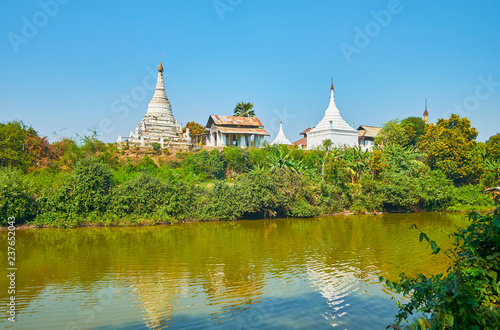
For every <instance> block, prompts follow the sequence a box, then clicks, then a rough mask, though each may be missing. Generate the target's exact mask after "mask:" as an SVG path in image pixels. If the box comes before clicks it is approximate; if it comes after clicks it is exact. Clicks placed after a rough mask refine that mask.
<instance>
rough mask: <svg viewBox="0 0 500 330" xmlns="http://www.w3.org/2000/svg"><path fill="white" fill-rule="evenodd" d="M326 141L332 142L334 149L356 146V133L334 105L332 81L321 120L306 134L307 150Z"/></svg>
mask: <svg viewBox="0 0 500 330" xmlns="http://www.w3.org/2000/svg"><path fill="white" fill-rule="evenodd" d="M327 139H328V140H330V141H332V143H333V145H334V146H335V147H344V146H345V147H354V146H357V145H358V131H357V130H355V129H354V128H352V127H351V126H349V124H347V122H346V121H345V120H344V119H343V118H342V116H341V115H340V111H339V109H338V108H337V106H336V105H335V95H334V90H333V79H332V86H331V88H330V105H329V106H328V109H326V111H325V115H324V117H323V119H321V121H320V122H319V123H318V125H316V126H315V127H314V128H312V129H311V130H310V131H309V132H308V133H307V149H314V148H317V147H318V146H320V145H322V144H323V141H325V140H327Z"/></svg>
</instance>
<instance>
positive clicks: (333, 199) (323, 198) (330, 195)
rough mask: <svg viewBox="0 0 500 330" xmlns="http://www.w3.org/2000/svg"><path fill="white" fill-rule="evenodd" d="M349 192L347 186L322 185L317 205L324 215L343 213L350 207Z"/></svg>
mask: <svg viewBox="0 0 500 330" xmlns="http://www.w3.org/2000/svg"><path fill="white" fill-rule="evenodd" d="M350 204H351V203H350V190H349V188H348V187H347V186H343V187H342V186H339V185H335V184H328V183H322V184H321V186H320V195H319V197H318V205H319V206H320V207H321V209H322V212H323V213H325V214H332V213H337V212H342V211H345V210H347V209H348V208H349V206H350Z"/></svg>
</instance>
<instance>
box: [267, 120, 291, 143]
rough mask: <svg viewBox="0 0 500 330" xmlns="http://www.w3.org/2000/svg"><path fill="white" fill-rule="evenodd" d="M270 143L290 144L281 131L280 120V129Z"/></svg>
mask: <svg viewBox="0 0 500 330" xmlns="http://www.w3.org/2000/svg"><path fill="white" fill-rule="evenodd" d="M271 144H286V145H292V142H290V140H288V139H287V138H286V136H285V133H284V132H283V122H281V121H280V131H279V132H278V135H276V138H275V139H274V140H273V142H272V143H271Z"/></svg>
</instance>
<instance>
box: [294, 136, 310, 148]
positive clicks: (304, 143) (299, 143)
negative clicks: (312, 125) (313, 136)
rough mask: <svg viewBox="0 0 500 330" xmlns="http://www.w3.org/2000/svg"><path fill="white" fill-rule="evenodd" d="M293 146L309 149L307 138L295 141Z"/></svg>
mask: <svg viewBox="0 0 500 330" xmlns="http://www.w3.org/2000/svg"><path fill="white" fill-rule="evenodd" d="M293 144H295V145H297V146H304V147H307V137H303V138H302V139H300V140H298V141H295V142H294V143H293Z"/></svg>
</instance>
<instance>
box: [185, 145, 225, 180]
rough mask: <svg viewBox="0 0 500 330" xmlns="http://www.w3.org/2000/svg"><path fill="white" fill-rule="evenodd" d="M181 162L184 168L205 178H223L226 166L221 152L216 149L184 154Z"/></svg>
mask: <svg viewBox="0 0 500 330" xmlns="http://www.w3.org/2000/svg"><path fill="white" fill-rule="evenodd" d="M181 164H182V166H184V167H185V168H186V170H188V171H190V172H193V173H196V174H198V175H201V176H203V177H204V178H206V179H221V178H223V177H224V170H225V166H226V164H225V160H224V156H223V154H222V153H220V152H219V151H218V150H217V149H213V150H211V151H210V152H208V151H206V150H200V151H198V152H196V153H190V154H186V155H185V156H184V159H183V161H182V163H181Z"/></svg>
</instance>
